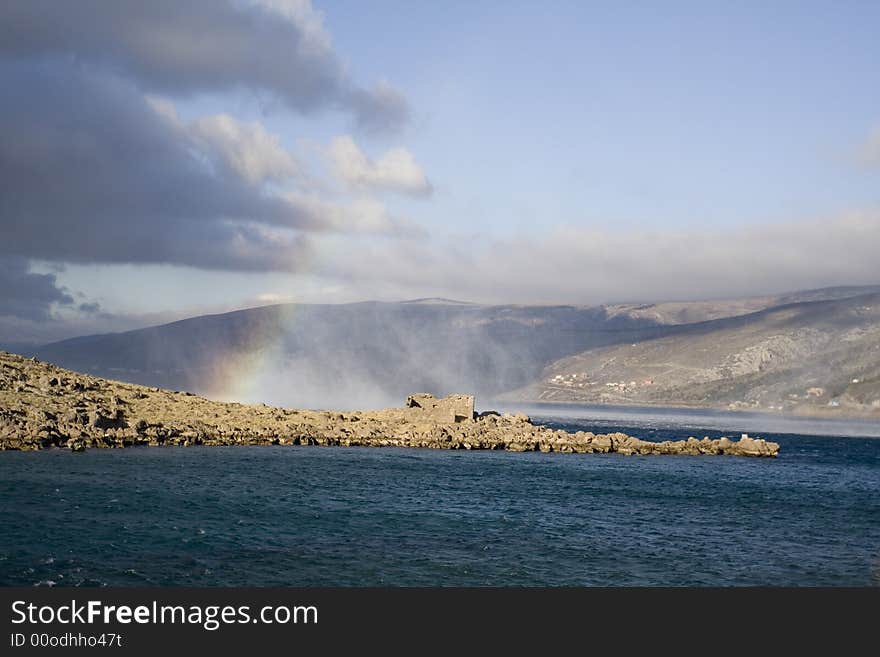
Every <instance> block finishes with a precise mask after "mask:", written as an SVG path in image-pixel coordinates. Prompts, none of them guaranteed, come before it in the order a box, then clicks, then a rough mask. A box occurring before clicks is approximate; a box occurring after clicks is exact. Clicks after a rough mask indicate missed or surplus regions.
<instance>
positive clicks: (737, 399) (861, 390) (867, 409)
mask: <svg viewBox="0 0 880 657" xmlns="http://www.w3.org/2000/svg"><path fill="white" fill-rule="evenodd" d="M506 398H508V399H521V400H524V399H529V400H534V399H537V400H541V401H558V402H562V401H565V402H585V403H601V404H658V405H685V406H712V407H727V408H730V409H762V410H776V411H787V412H793V413H829V414H843V413H847V414H876V415H878V416H880V294H868V295H861V296H857V297H853V298H848V299H838V300H829V301H808V302H797V303H790V304H786V305H782V306H776V307H773V308H768V309H765V310H761V311H759V312H756V313H750V314H747V315H743V316H739V317H734V318H725V319H721V320H715V321H709V322H702V323H696V324H690V325H687V326H683V327H681V330H680V331H678V332H676V333H675V334H673V335H667V336H662V337H658V338H654V339H648V340H644V341H639V342H634V343H629V344H619V345H614V346H606V347H601V348H595V349H590V350H587V351H584V352H582V353H579V354H575V355H572V356H569V357H566V358H563V359H560V360H559V361H556V362H554V363H552V364H551V365H549V366H548V367H547V368H546V369H545V370H544V371H543V373H542V375H541V380H540V381H539V382H537V383H535V384H533V385H531V386H528V387H525V388H524V389H521V390H518V391H516V392H514V393H511V394H509V395H507V396H506Z"/></svg>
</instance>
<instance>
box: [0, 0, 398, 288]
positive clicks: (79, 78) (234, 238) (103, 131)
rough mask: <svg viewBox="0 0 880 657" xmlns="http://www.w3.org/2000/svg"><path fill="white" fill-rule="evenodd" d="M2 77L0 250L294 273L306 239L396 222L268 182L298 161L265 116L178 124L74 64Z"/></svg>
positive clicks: (153, 104) (7, 66)
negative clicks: (264, 121)
mask: <svg viewBox="0 0 880 657" xmlns="http://www.w3.org/2000/svg"><path fill="white" fill-rule="evenodd" d="M111 4H112V3H111ZM0 84H2V85H3V88H6V89H14V90H15V93H10V94H7V97H6V98H5V99H4V103H3V104H2V105H0V223H2V225H3V240H0V255H3V254H5V255H16V256H26V257H30V258H38V259H43V260H48V261H61V262H104V263H124V262H126V263H170V264H179V265H190V266H194V267H202V268H208V269H230V270H251V271H298V270H300V269H302V267H303V266H305V264H306V263H307V262H308V258H309V254H310V251H311V248H310V239H309V234H313V233H326V232H363V231H365V230H368V231H372V232H383V231H385V232H387V233H389V234H394V232H395V231H398V230H402V229H403V225H402V224H400V225H398V223H395V222H394V221H392V220H390V219H388V220H385V219H383V218H382V216H381V212H380V211H379V210H378V209H377V208H375V207H374V208H372V209H369V211H366V210H365V209H364V208H360V209H358V208H357V207H355V208H354V210H352V208H350V207H341V208H340V207H337V206H335V205H334V204H331V203H328V202H323V203H316V202H312V201H309V200H308V199H307V195H304V194H302V193H300V194H290V193H286V192H285V193H282V192H279V191H277V190H273V189H271V188H270V187H268V186H267V185H266V184H265V183H267V182H273V181H277V180H279V179H282V178H288V177H291V176H295V174H296V170H297V167H296V163H295V161H294V160H293V158H292V157H291V156H290V155H289V154H287V153H286V152H285V151H284V150H283V149H282V148H281V146H280V145H279V143H278V140H277V139H276V138H275V137H274V136H272V135H270V134H269V133H268V132H267V131H266V130H265V129H264V128H263V127H262V126H260V125H259V124H256V123H239V122H236V121H235V120H234V119H233V118H232V117H229V116H226V115H217V116H211V117H206V118H202V119H197V120H195V121H192V122H190V123H188V124H184V123H182V122H181V121H180V120H179V119H178V118H177V115H176V113H175V112H174V107H173V105H172V104H170V103H169V102H168V101H163V100H161V99H156V98H155V97H151V98H149V99H147V98H145V97H144V96H143V94H141V93H140V92H139V90H138V89H136V88H135V87H134V86H132V85H131V84H130V83H129V82H128V81H126V80H124V79H120V78H114V77H110V76H107V75H98V74H95V73H94V72H92V71H91V70H89V69H86V68H84V67H82V66H80V65H78V64H76V63H75V62H67V63H65V64H64V65H62V64H60V63H59V62H54V61H53V62H46V61H39V62H30V61H26V62H20V61H18V62H15V61H13V62H9V61H7V62H2V63H0Z"/></svg>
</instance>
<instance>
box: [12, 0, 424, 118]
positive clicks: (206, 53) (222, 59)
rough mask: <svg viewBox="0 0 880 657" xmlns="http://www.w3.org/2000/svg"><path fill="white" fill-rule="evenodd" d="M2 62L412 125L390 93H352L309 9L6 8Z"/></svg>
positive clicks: (20, 1) (169, 0)
mask: <svg viewBox="0 0 880 657" xmlns="http://www.w3.org/2000/svg"><path fill="white" fill-rule="evenodd" d="M0 54H2V55H5V56H7V57H10V56H12V57H37V56H42V55H62V56H63V55H75V56H76V57H78V58H80V59H82V60H84V61H88V62H90V63H91V64H93V65H98V66H101V67H103V68H104V69H106V70H109V71H113V72H116V73H118V74H120V75H123V76H125V77H128V78H131V79H133V80H136V81H137V84H138V85H139V86H141V87H143V88H144V89H147V90H152V91H155V92H161V93H167V94H172V95H188V94H193V93H198V92H206V91H207V92H214V91H219V92H222V91H229V90H236V89H248V90H251V91H256V92H259V93H269V94H272V95H274V96H276V97H278V98H279V99H280V100H281V101H283V102H284V103H285V104H286V105H287V106H288V107H290V108H292V109H294V110H296V111H299V112H303V113H310V112H315V111H318V110H322V109H328V108H338V109H342V110H343V111H347V112H349V113H350V114H351V115H352V117H353V119H354V122H355V124H356V125H358V126H360V127H362V128H364V129H365V130H370V131H391V130H395V129H397V128H399V127H401V125H402V124H403V123H404V122H405V121H406V120H407V117H408V113H409V112H408V108H407V104H406V101H405V99H404V98H403V96H401V95H400V94H399V93H398V92H397V91H395V90H394V89H393V88H391V87H390V86H389V85H387V84H380V85H378V86H377V87H375V88H372V89H369V88H364V87H361V86H359V85H357V84H355V83H354V82H353V81H352V80H351V79H350V78H349V77H348V75H347V74H346V71H345V67H344V65H343V64H342V62H341V61H340V59H339V57H338V55H337V54H336V53H335V52H334V50H333V48H332V46H331V44H330V41H329V38H328V37H327V35H326V34H325V33H324V32H323V29H322V28H321V25H320V19H319V17H318V16H317V15H316V14H315V13H314V12H313V11H312V10H311V7H310V5H309V3H308V2H305V1H303V2H286V3H285V2H278V1H276V2H270V1H269V0H265V1H264V2H244V1H240V2H220V1H218V0H187V1H186V2H180V0H149V1H148V2H143V1H141V0H112V1H109V2H108V1H106V0H78V1H77V2H58V1H57V0H7V1H6V2H3V3H0Z"/></svg>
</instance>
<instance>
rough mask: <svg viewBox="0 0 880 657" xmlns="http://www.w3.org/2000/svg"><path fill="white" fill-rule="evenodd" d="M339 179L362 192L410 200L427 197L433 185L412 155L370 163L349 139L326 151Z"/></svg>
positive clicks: (395, 152)
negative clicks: (397, 195)
mask: <svg viewBox="0 0 880 657" xmlns="http://www.w3.org/2000/svg"><path fill="white" fill-rule="evenodd" d="M327 156H328V159H329V160H330V163H331V165H332V167H333V170H334V172H335V173H336V175H337V176H338V177H339V178H340V179H341V180H343V181H344V182H345V183H346V184H347V185H349V186H350V187H352V188H354V189H360V190H387V191H394V192H399V193H402V194H408V195H410V196H428V195H430V194H431V193H432V191H433V190H432V187H431V183H430V182H429V181H428V178H427V176H426V175H425V172H424V171H422V168H421V167H420V166H419V165H418V163H417V162H416V160H415V158H414V157H413V156H412V154H411V153H410V152H409V151H408V150H406V149H405V148H394V149H391V150H389V151H387V152H386V153H385V154H384V155H382V156H381V157H380V158H379V159H378V160H375V161H374V160H371V159H370V158H368V157H367V156H366V154H365V153H364V152H363V151H362V150H361V149H360V148H359V147H358V145H357V144H356V143H355V141H354V139H353V138H352V137H350V136H348V135H344V136H341V137H336V138H335V139H333V141H332V142H331V144H330V147H329V148H328V149H327Z"/></svg>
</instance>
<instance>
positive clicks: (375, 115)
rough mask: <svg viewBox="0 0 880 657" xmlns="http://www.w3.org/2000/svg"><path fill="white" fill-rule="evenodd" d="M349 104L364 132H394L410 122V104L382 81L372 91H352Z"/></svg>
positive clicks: (348, 99)
mask: <svg viewBox="0 0 880 657" xmlns="http://www.w3.org/2000/svg"><path fill="white" fill-rule="evenodd" d="M347 102H348V104H349V105H350V106H351V108H352V110H353V111H354V116H355V125H356V126H357V127H358V128H359V129H360V130H361V131H363V132H368V133H373V134H377V133H378V134H381V133H386V132H394V131H395V130H397V128H398V127H399V126H401V125H404V124H405V123H406V122H407V121H408V120H409V104H408V103H407V102H406V98H404V97H403V94H401V93H400V92H399V91H397V89H395V88H394V87H392V86H391V85H390V84H388V82H385V81H382V82H380V83H379V84H377V85H376V86H375V87H373V88H372V89H352V90H350V91H349V93H348V96H347Z"/></svg>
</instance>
